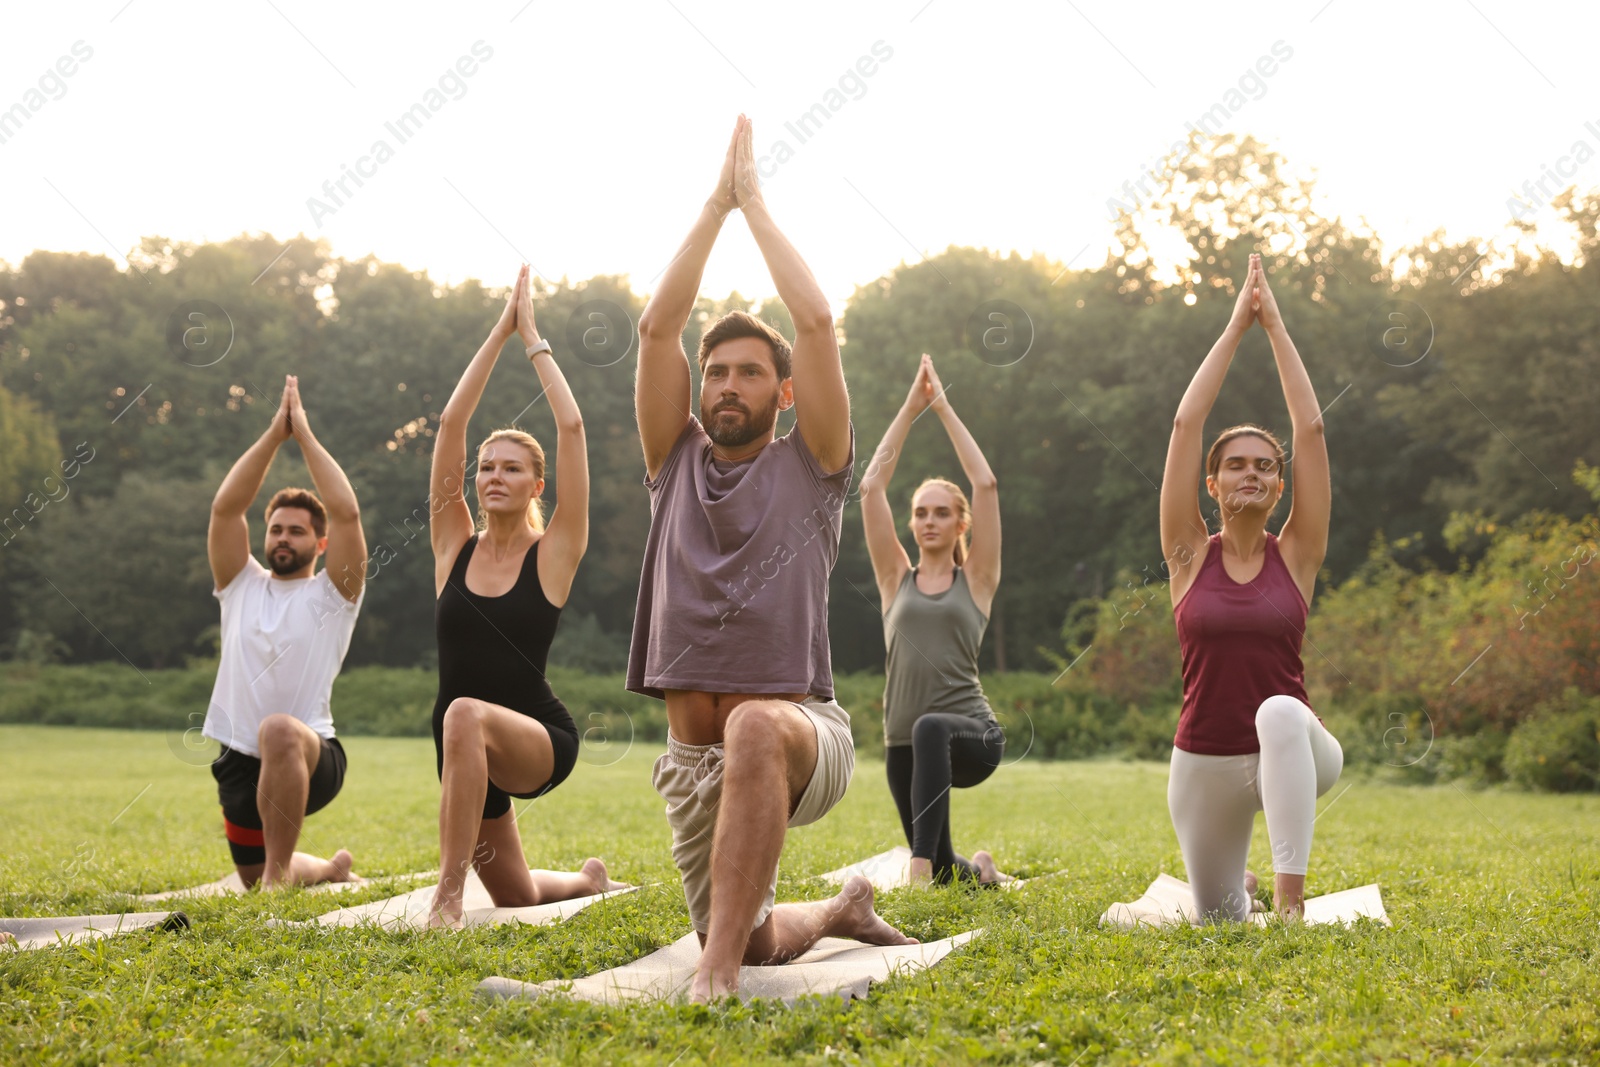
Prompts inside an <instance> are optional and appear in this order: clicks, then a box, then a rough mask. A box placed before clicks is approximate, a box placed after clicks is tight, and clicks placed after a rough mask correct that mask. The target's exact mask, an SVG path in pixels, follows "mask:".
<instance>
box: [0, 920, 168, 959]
mask: <svg viewBox="0 0 1600 1067" xmlns="http://www.w3.org/2000/svg"><path fill="white" fill-rule="evenodd" d="M188 925H189V917H188V916H187V915H185V914H184V913H183V912H181V911H136V912H128V913H126V914H123V915H53V916H42V917H39V918H32V919H0V932H3V933H8V934H10V935H11V936H12V937H14V938H16V943H15V945H14V946H7V945H4V944H0V951H4V950H5V949H6V948H8V947H15V948H17V949H30V948H49V947H50V946H51V945H59V944H62V943H63V942H65V943H67V944H77V943H81V942H84V941H93V940H94V939H95V938H98V937H110V936H112V935H113V934H126V933H132V932H133V931H135V930H181V929H183V928H184V927H186V926H188Z"/></svg>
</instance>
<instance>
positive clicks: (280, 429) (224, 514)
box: [206, 378, 289, 589]
mask: <svg viewBox="0 0 1600 1067" xmlns="http://www.w3.org/2000/svg"><path fill="white" fill-rule="evenodd" d="M288 439H289V382H288V379H287V378H285V379H284V383H283V400H282V402H281V403H280V404H279V405H278V410H277V412H276V413H275V414H274V415H273V416H272V424H271V425H269V426H268V427H267V429H266V432H265V433H263V434H262V435H261V436H260V437H259V438H257V439H256V443H255V444H253V445H251V446H250V447H249V448H248V449H246V450H245V453H244V455H242V456H240V457H239V458H238V459H237V460H235V461H234V464H233V467H232V469H230V470H229V471H228V476H227V477H226V478H224V479H222V485H221V487H219V488H218V489H217V495H216V496H215V497H213V498H212V500H211V524H210V525H209V526H208V527H207V529H206V558H207V559H209V560H210V561H211V578H212V580H213V581H215V582H216V583H217V588H218V589H226V588H227V587H228V583H229V582H231V581H233V580H234V578H236V577H238V574H239V572H240V571H242V570H244V565H245V563H246V562H247V561H248V560H249V559H250V521H249V519H248V518H247V517H246V514H247V512H249V510H250V505H251V503H252V502H253V501H254V500H255V498H256V494H257V493H259V492H261V486H262V483H264V482H265V481H266V480H267V471H268V470H269V469H271V467H272V460H273V457H275V456H276V455H277V454H278V447H279V446H280V445H282V444H283V443H284V442H285V441H287V440H288Z"/></svg>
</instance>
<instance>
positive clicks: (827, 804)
mask: <svg viewBox="0 0 1600 1067" xmlns="http://www.w3.org/2000/svg"><path fill="white" fill-rule="evenodd" d="M795 707H797V708H799V709H800V710H801V711H803V712H805V715H806V718H808V719H810V720H811V725H812V726H813V727H814V728H815V729H816V731H817V768H816V770H814V771H812V773H811V781H810V782H809V783H807V784H806V789H805V792H804V793H802V794H801V795H800V803H799V805H798V806H797V807H796V808H795V811H794V814H793V815H792V816H790V818H789V825H790V826H804V825H806V824H807V823H813V822H816V821H817V820H818V819H820V818H822V817H823V816H824V815H826V814H827V813H828V812H829V810H831V809H832V808H833V806H834V805H835V804H837V803H839V801H840V799H842V798H843V797H844V792H845V790H846V789H847V788H848V787H849V785H850V776H851V774H853V773H854V772H855V766H856V750H855V744H854V742H853V741H852V740H851V737H850V713H849V712H847V711H845V710H844V709H843V708H841V707H840V706H839V705H838V704H836V703H835V702H833V701H831V700H809V701H806V702H805V703H803V704H801V703H796V704H795ZM723 757H724V753H723V748H722V745H720V744H716V745H685V744H683V743H682V742H680V741H678V740H677V739H676V738H674V737H672V736H671V735H670V734H669V735H668V737H667V751H666V754H665V755H663V756H662V757H661V758H660V759H658V760H656V766H655V771H654V773H653V774H652V775H651V782H652V784H653V785H654V786H655V787H656V792H657V793H660V794H661V796H662V799H664V800H665V801H666V802H667V825H669V826H671V827H672V861H673V862H674V863H676V864H677V865H678V870H679V872H680V873H681V874H682V875H683V895H684V897H685V898H686V899H687V900H688V902H689V917H690V919H692V920H693V922H694V928H695V929H696V930H698V931H699V932H700V933H702V934H703V933H706V932H707V931H708V930H709V929H710V927H711V853H712V839H713V838H714V836H715V835H716V831H717V808H718V806H719V804H720V802H721V800H722V762H723ZM777 892H778V872H777V869H776V868H774V869H773V872H772V882H771V884H770V885H768V886H767V896H766V899H765V900H763V901H762V902H761V910H760V911H758V912H756V919H755V924H754V926H752V927H751V929H755V928H757V927H759V926H760V925H761V924H762V923H764V922H766V921H767V916H768V915H770V914H771V913H772V907H773V904H774V902H775V901H776V899H777Z"/></svg>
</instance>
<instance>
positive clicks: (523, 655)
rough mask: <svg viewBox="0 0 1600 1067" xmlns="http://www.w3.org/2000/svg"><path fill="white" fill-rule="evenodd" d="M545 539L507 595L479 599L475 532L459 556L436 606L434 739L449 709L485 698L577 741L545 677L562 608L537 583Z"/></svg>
mask: <svg viewBox="0 0 1600 1067" xmlns="http://www.w3.org/2000/svg"><path fill="white" fill-rule="evenodd" d="M542 540H543V538H541V539H540V541H542ZM540 541H535V542H534V543H533V546H532V547H531V548H529V549H528V552H527V555H525V556H523V558H522V569H521V571H520V572H518V574H517V581H516V584H514V585H513V586H512V587H511V589H510V590H509V591H508V592H507V593H505V595H503V596H479V595H478V594H477V593H474V592H472V591H471V590H470V589H468V588H467V564H468V563H470V562H472V553H473V552H474V551H475V550H476V549H477V547H478V535H477V534H473V535H472V536H471V537H470V538H468V539H467V543H466V544H465V545H463V546H462V547H461V551H460V552H459V553H457V554H456V561H455V564H454V566H452V567H451V568H450V577H449V579H448V580H447V581H446V582H445V586H444V590H443V591H442V592H441V593H440V594H439V599H438V600H437V601H435V602H434V612H433V619H434V634H435V638H436V640H437V641H438V644H439V698H438V700H437V701H435V703H434V706H433V722H434V734H435V737H436V739H437V737H438V735H439V733H440V726H441V724H442V723H443V722H444V713H445V710H446V709H447V708H449V706H450V702H451V701H452V700H454V699H456V698H457V697H473V698H475V699H478V700H487V701H488V702H490V703H491V704H499V705H500V706H501V707H506V708H510V709H511V710H513V711H518V712H521V713H522V714H524V715H528V716H531V717H532V718H535V719H538V720H539V721H540V722H541V723H543V724H544V725H545V727H546V728H547V729H555V728H560V729H563V730H565V731H567V732H568V733H570V734H572V735H573V736H574V737H576V736H577V733H578V728H577V725H576V724H574V723H573V721H572V716H571V715H570V714H569V713H568V712H567V709H566V707H565V706H564V705H563V704H562V703H561V701H560V700H558V699H557V698H556V695H555V693H554V692H552V691H551V689H550V682H549V681H548V680H547V679H546V678H545V674H544V672H545V662H546V659H547V658H548V657H549V654H550V642H551V640H552V639H554V637H555V635H556V622H557V621H558V620H559V619H560V618H561V609H560V608H558V607H556V606H555V605H554V604H552V603H550V601H549V600H547V599H546V598H545V595H544V589H543V588H542V587H541V586H540V584H539V544H540Z"/></svg>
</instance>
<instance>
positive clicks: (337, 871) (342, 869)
mask: <svg viewBox="0 0 1600 1067" xmlns="http://www.w3.org/2000/svg"><path fill="white" fill-rule="evenodd" d="M328 862H329V863H331V864H333V871H334V874H333V877H332V878H330V879H328V881H330V882H349V881H352V880H353V881H360V879H358V878H356V877H355V876H354V875H352V874H351V873H350V865H351V864H353V863H354V862H355V860H354V859H353V858H352V857H351V855H350V850H349V849H347V848H341V849H340V850H339V851H338V852H335V853H334V854H333V858H332V859H330V860H329V861H328Z"/></svg>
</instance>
